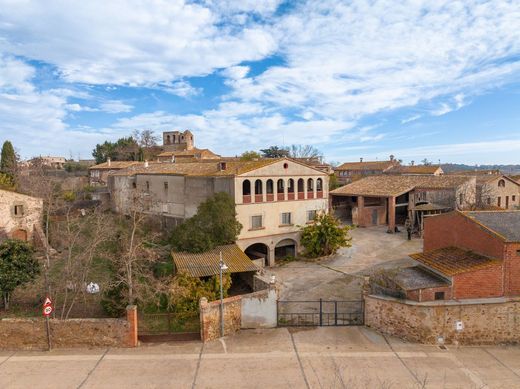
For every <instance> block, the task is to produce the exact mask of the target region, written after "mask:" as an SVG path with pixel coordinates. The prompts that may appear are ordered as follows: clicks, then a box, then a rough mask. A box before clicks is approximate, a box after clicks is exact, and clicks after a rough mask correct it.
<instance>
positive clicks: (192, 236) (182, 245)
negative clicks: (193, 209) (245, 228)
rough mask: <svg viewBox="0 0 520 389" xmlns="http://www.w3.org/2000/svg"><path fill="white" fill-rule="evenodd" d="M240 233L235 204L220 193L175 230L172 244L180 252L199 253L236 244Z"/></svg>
mask: <svg viewBox="0 0 520 389" xmlns="http://www.w3.org/2000/svg"><path fill="white" fill-rule="evenodd" d="M241 230H242V225H241V224H240V223H239V222H238V221H237V220H236V211H235V202H234V201H233V199H232V198H231V196H229V195H228V194H227V193H224V192H220V193H217V194H215V195H214V196H213V197H211V198H209V199H208V200H206V201H204V202H202V203H201V204H199V207H198V208H197V214H196V215H195V216H193V217H192V218H190V219H188V220H186V221H185V222H184V223H183V224H181V225H180V226H178V227H176V228H175V229H174V230H173V232H172V237H171V242H172V245H173V247H174V248H175V249H176V250H178V251H187V252H192V253H200V252H204V251H207V250H210V249H212V248H214V247H216V246H219V245H224V244H230V243H233V242H235V241H236V239H237V237H238V234H240V231H241Z"/></svg>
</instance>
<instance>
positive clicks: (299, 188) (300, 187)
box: [298, 178, 305, 192]
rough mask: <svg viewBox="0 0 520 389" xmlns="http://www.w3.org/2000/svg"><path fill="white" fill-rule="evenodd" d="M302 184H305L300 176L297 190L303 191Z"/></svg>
mask: <svg viewBox="0 0 520 389" xmlns="http://www.w3.org/2000/svg"><path fill="white" fill-rule="evenodd" d="M304 185H305V181H303V178H300V179H299V180H298V192H303V191H304V190H305V189H304Z"/></svg>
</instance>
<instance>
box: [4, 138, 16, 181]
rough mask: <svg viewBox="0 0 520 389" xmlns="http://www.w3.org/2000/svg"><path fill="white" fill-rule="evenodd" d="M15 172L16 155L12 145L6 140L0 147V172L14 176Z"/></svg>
mask: <svg viewBox="0 0 520 389" xmlns="http://www.w3.org/2000/svg"><path fill="white" fill-rule="evenodd" d="M15 171H16V153H15V151H14V147H13V144H12V143H11V142H9V141H8V140H6V141H5V142H4V144H3V146H2V157H1V159H0V172H2V173H4V174H9V175H14V173H15Z"/></svg>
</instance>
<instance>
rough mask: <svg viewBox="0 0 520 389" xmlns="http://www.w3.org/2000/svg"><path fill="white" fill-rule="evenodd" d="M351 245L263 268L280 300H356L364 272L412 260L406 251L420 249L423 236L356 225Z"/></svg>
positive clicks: (409, 262)
mask: <svg viewBox="0 0 520 389" xmlns="http://www.w3.org/2000/svg"><path fill="white" fill-rule="evenodd" d="M351 236H352V247H350V248H344V249H341V250H340V251H339V252H338V253H337V254H335V255H334V256H331V257H329V258H325V259H322V260H320V261H295V262H290V263H288V264H285V265H282V266H277V267H274V268H270V269H268V270H266V273H268V274H269V275H275V276H276V279H277V282H278V283H279V284H280V286H281V294H280V299H282V300H318V299H320V298H322V299H324V300H358V299H359V298H360V296H361V287H362V284H363V276H365V275H370V274H372V273H374V272H375V271H377V270H379V269H384V268H396V267H407V266H411V265H413V264H414V261H413V260H412V259H411V258H409V257H408V255H409V254H412V253H416V252H419V251H421V250H422V247H423V241H422V239H418V238H414V239H413V240H411V241H408V240H407V239H406V233H405V232H401V233H396V234H388V233H386V227H371V228H357V229H355V230H353V231H352V232H351Z"/></svg>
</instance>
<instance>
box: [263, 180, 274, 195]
mask: <svg viewBox="0 0 520 389" xmlns="http://www.w3.org/2000/svg"><path fill="white" fill-rule="evenodd" d="M273 191H274V183H273V180H270V179H269V180H267V182H266V184H265V192H266V193H267V194H273Z"/></svg>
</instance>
